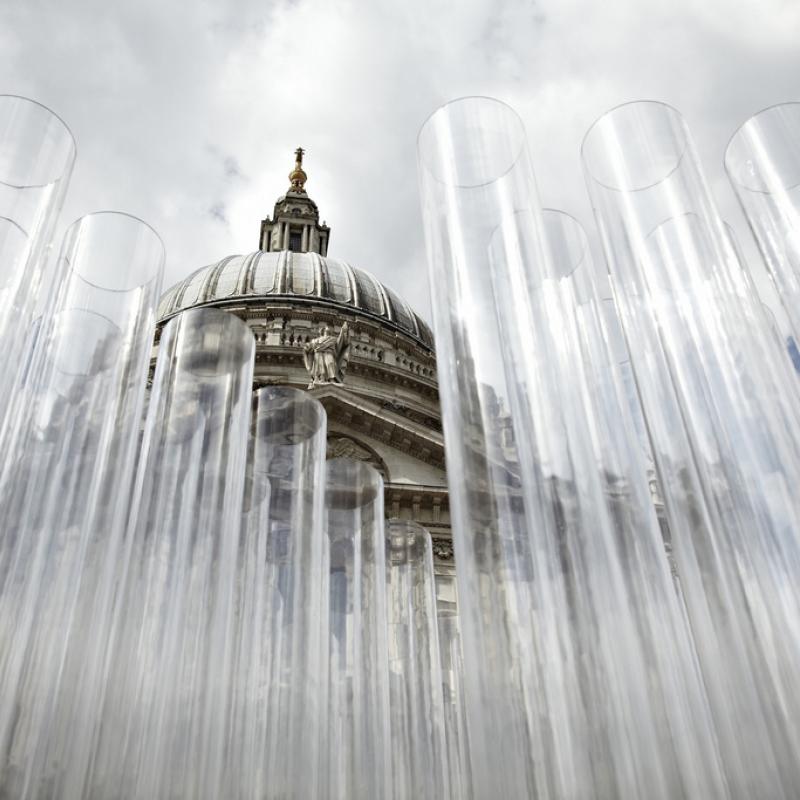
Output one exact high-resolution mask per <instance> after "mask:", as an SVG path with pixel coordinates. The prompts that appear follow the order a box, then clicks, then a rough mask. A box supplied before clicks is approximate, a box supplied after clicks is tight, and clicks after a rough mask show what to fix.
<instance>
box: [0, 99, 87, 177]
mask: <svg viewBox="0 0 800 800" xmlns="http://www.w3.org/2000/svg"><path fill="white" fill-rule="evenodd" d="M4 100H15V101H20V102H22V103H25V104H27V105H31V106H36V107H37V108H38V109H41V110H42V111H45V112H46V113H47V114H49V115H50V117H51V118H52V119H54V120H55V121H56V122H57V123H58V124H59V126H60V127H61V129H62V133H63V134H65V135H66V136H65V138H66V140H67V141H68V142H69V148H68V150H67V158H66V159H65V161H64V168H63V170H62V172H61V174H59V175H56V176H55V177H54V178H53V179H52V180H49V181H44V182H39V183H12V182H10V181H4V180H2V178H0V184H2V185H3V186H8V187H9V188H11V189H41V188H43V187H45V186H50V185H52V184H54V183H56V182H58V181H59V180H61V179H62V178H63V177H64V175H65V174H67V173H68V172H69V170H70V167H71V165H72V164H74V163H75V159H76V158H77V156H78V144H77V142H76V141H75V136H74V134H73V133H72V129H71V128H70V127H69V125H67V123H66V122H65V121H64V119H63V118H62V117H61V116H59V115H58V114H56V112H55V111H53V109H52V108H50V107H49V106H46V105H45V104H44V103H40V102H39V101H38V100H34V99H33V98H31V97H25V96H24V95H21V94H8V93H5V94H0V103H2V102H3V101H4Z"/></svg>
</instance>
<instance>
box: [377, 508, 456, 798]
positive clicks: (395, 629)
mask: <svg viewBox="0 0 800 800" xmlns="http://www.w3.org/2000/svg"><path fill="white" fill-rule="evenodd" d="M386 592H387V619H388V626H389V627H388V630H389V703H390V713H391V736H392V758H393V761H394V763H393V769H392V778H393V788H394V793H393V795H392V796H393V797H431V798H433V797H449V796H450V794H449V792H450V789H449V783H448V771H447V742H446V734H445V728H444V707H443V700H442V677H441V666H440V663H441V662H440V655H439V637H438V632H437V627H436V588H435V585H434V577H433V552H432V548H431V539H430V535H429V534H428V532H427V531H426V530H425V528H423V527H422V526H421V525H418V524H417V523H416V522H411V521H407V520H399V519H391V520H389V521H388V522H387V523H386Z"/></svg>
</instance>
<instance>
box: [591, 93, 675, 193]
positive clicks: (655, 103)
mask: <svg viewBox="0 0 800 800" xmlns="http://www.w3.org/2000/svg"><path fill="white" fill-rule="evenodd" d="M630 106H640V107H645V106H649V107H652V108H658V109H660V110H661V111H663V112H666V113H667V114H668V115H669V116H670V117H673V118H674V119H676V120H677V121H678V122H680V125H681V132H682V142H681V145H682V146H681V151H680V153H678V154H677V155H676V158H675V163H674V164H673V166H672V167H671V169H669V170H668V171H667V172H666V173H664V174H663V175H661V176H660V177H659V178H658V180H655V181H651V182H648V183H646V184H644V185H642V186H633V187H622V186H614V185H612V184H609V183H606V182H605V181H603V180H601V179H600V178H599V177H598V176H597V175H596V174H595V172H594V171H593V170H592V169H591V167H590V166H589V159H588V157H587V152H586V144H587V142H588V141H589V138H590V137H591V136H592V135H593V134H596V129H597V127H598V125H599V124H600V123H601V122H602V121H603V120H604V119H608V118H609V117H610V116H611V115H612V114H615V113H616V112H618V111H621V110H622V109H627V108H628V107H630ZM688 150H689V137H688V133H687V131H686V123H685V120H684V118H683V114H681V112H680V111H678V109H677V108H675V106H672V105H670V104H669V103H665V102H664V101H663V100H628V101H627V102H625V103H619V104H618V105H616V106H614V107H613V108H610V109H608V111H605V112H604V113H602V114H601V115H600V116H599V117H598V118H597V119H596V120H595V121H594V122H593V123H592V124H591V125H590V126H589V128H588V129H587V131H586V133H585V134H584V135H583V139H582V140H581V147H580V154H581V162H582V164H583V168H584V171H585V172H586V174H587V176H588V177H589V178H591V180H592V181H593V182H594V183H596V184H597V185H598V186H602V187H603V188H604V189H608V190H609V191H612V192H644V191H647V190H648V189H652V188H653V187H654V186H658V185H659V184H661V183H663V182H664V181H665V180H667V178H669V177H670V176H671V175H674V174H675V172H677V170H678V169H679V168H680V166H681V164H682V162H683V159H684V157H685V155H686V153H687V151H688Z"/></svg>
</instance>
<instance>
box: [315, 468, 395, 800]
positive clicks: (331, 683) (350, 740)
mask: <svg viewBox="0 0 800 800" xmlns="http://www.w3.org/2000/svg"><path fill="white" fill-rule="evenodd" d="M325 498H326V502H325V511H326V519H327V536H328V544H329V552H330V570H329V580H328V592H329V595H328V598H329V599H328V620H329V633H328V670H329V671H328V693H327V695H328V713H327V733H326V735H325V737H324V739H325V742H326V745H327V751H328V752H327V758H326V759H325V762H324V763H326V764H327V775H325V776H323V779H322V781H321V791H322V794H321V795H319V796H323V795H325V796H327V797H330V798H331V800H337V799H338V800H347V798H354V799H356V800H357V799H358V798H362V799H363V800H369V798H375V797H391V787H392V753H391V743H390V732H389V672H388V670H389V663H388V660H387V652H388V651H387V617H386V555H385V543H384V535H385V534H384V516H383V480H382V479H381V476H380V474H379V473H378V472H377V471H376V470H375V469H373V468H372V467H370V466H369V465H368V464H365V463H363V462H361V461H352V460H350V459H346V458H334V459H331V460H330V461H328V463H327V477H326V494H325Z"/></svg>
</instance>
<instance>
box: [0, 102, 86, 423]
mask: <svg viewBox="0 0 800 800" xmlns="http://www.w3.org/2000/svg"><path fill="white" fill-rule="evenodd" d="M75 153H76V150H75V141H74V139H73V138H72V134H71V133H70V130H69V128H67V126H66V125H65V124H64V122H63V121H62V120H61V119H60V118H59V117H57V116H56V115H55V114H54V113H53V112H52V111H50V109H48V108H45V106H43V105H41V104H39V103H36V102H35V101H33V100H29V99H27V98H25V97H15V96H13V95H0V343H2V346H0V374H2V375H3V380H2V381H0V429H2V427H3V420H4V416H5V412H6V410H7V408H8V401H9V398H10V397H11V396H12V395H13V393H14V392H13V387H14V380H13V378H14V376H15V375H16V373H17V369H18V367H19V365H20V364H21V363H23V361H24V357H23V354H24V352H25V346H26V344H25V343H26V338H27V337H28V335H29V326H30V325H31V322H32V320H33V316H34V312H35V309H36V305H37V301H38V299H39V292H40V289H41V288H43V287H42V277H43V274H44V271H45V266H46V262H47V259H48V254H49V249H50V243H51V237H52V234H53V228H54V226H55V222H56V219H57V217H58V214H59V213H60V211H61V206H62V204H63V202H64V195H65V193H66V190H67V186H68V184H69V179H70V176H71V174H72V167H73V164H74V162H75ZM51 279H52V280H54V281H57V280H58V279H59V278H58V276H55V275H54V276H51Z"/></svg>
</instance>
